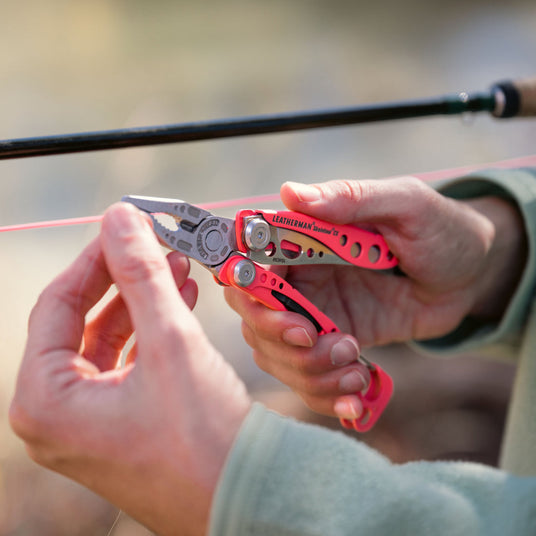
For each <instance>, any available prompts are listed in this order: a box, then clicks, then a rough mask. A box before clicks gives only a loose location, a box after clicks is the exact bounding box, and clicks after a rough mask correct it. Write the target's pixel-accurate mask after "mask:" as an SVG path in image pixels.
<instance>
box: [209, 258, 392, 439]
mask: <svg viewBox="0 0 536 536" xmlns="http://www.w3.org/2000/svg"><path fill="white" fill-rule="evenodd" d="M241 261H244V257H243V256H241V255H233V256H232V257H230V258H229V259H228V260H227V261H226V262H225V264H224V265H223V267H222V269H221V270H220V272H219V274H218V279H219V280H220V282H221V283H223V284H224V285H229V286H233V287H235V288H238V289H239V290H241V291H242V292H246V293H247V294H249V295H250V296H252V297H254V298H255V299H256V300H258V301H260V302H261V303H263V304H264V305H266V306H267V307H270V308H271V309H275V310H278V311H285V310H287V309H286V307H285V305H284V304H283V303H282V302H281V301H280V300H279V299H277V297H276V296H275V295H274V291H276V292H278V293H280V294H283V295H284V296H286V297H288V298H290V299H291V300H292V301H293V302H295V303H297V304H298V305H299V306H300V307H302V308H303V309H304V310H305V311H307V313H308V314H309V315H311V316H312V317H313V318H314V320H315V322H316V323H317V324H318V326H319V328H320V329H319V330H318V333H319V335H324V334H326V333H334V332H338V331H339V329H338V328H337V326H336V325H335V323H334V322H333V321H332V320H331V319H330V318H329V317H328V316H326V315H325V314H324V313H323V312H322V311H320V310H319V309H318V308H317V307H316V306H315V305H314V304H313V303H311V302H310V301H309V300H308V299H307V298H305V297H304V296H303V295H302V294H301V293H300V292H298V291H297V290H296V289H295V288H294V287H293V286H292V285H290V284H289V283H287V282H286V281H285V280H284V279H283V278H282V277H280V276H278V275H277V274H275V273H273V272H270V271H269V270H266V269H264V268H263V267H262V266H259V265H258V264H256V263H253V262H252V261H248V262H252V264H253V265H254V266H255V278H254V280H253V281H252V282H251V283H250V284H249V285H247V286H245V287H244V286H240V285H238V284H237V282H236V281H235V278H234V275H233V274H234V270H235V267H236V265H237V264H238V263H239V262H241ZM367 364H368V363H367ZM368 366H369V370H370V376H371V381H370V385H369V387H368V389H367V391H366V392H364V393H363V392H360V393H357V396H358V397H359V399H360V400H361V402H362V404H363V413H362V414H361V415H360V416H359V417H358V418H356V419H353V420H348V419H340V421H341V424H342V425H343V426H344V427H345V428H353V429H354V430H356V431H358V432H366V431H368V430H370V429H371V428H372V427H373V426H374V424H375V423H376V421H377V420H378V419H379V417H380V416H381V414H382V412H383V410H384V409H385V407H386V406H387V404H388V403H389V400H390V398H391V395H392V393H393V380H392V379H391V377H390V376H389V375H388V374H387V373H386V372H385V371H383V370H382V369H381V368H380V367H378V366H377V365H376V364H372V363H371V364H368Z"/></svg>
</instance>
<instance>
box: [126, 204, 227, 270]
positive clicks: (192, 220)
mask: <svg viewBox="0 0 536 536" xmlns="http://www.w3.org/2000/svg"><path fill="white" fill-rule="evenodd" d="M122 201H124V202H127V203H132V204H133V205H135V206H136V207H138V208H139V209H140V210H142V211H144V212H146V213H147V214H149V216H150V217H151V219H152V221H153V227H154V232H155V233H156V235H157V236H158V238H159V240H160V242H162V243H163V244H164V245H165V246H167V247H168V248H170V249H174V250H177V251H181V252H182V253H184V254H185V255H187V256H188V257H190V258H192V259H194V260H196V261H197V262H199V263H200V264H202V265H203V266H204V267H205V268H208V269H209V270H212V271H214V272H217V271H218V269H219V267H221V265H222V264H223V263H224V262H225V260H226V259H227V258H228V257H229V256H230V255H232V254H233V253H235V252H236V249H237V246H236V232H235V221H234V220H232V219H230V218H220V217H218V216H214V215H213V214H211V213H210V212H208V211H207V210H204V209H202V208H200V207H198V206H196V205H192V204H190V203H186V202H185V201H182V200H180V199H165V198H157V197H141V196H135V195H126V196H124V197H123V198H122Z"/></svg>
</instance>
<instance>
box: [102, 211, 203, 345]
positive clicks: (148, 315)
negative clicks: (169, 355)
mask: <svg viewBox="0 0 536 536" xmlns="http://www.w3.org/2000/svg"><path fill="white" fill-rule="evenodd" d="M101 242H102V249H103V253H104V257H105V260H106V264H107V266H108V270H109V272H110V274H111V276H112V278H113V280H114V281H115V283H116V284H117V287H118V288H119V291H120V292H121V295H122V297H123V300H124V301H125V304H126V306H127V309H128V311H129V314H130V316H131V319H132V324H133V326H134V328H135V330H136V333H137V342H138V347H139V349H140V354H141V353H143V350H144V349H149V348H152V347H153V346H154V343H155V341H156V340H157V339H158V334H159V333H160V334H165V333H169V332H173V333H174V335H175V336H178V337H179V338H181V336H182V338H183V339H184V338H185V336H184V333H185V332H186V330H188V329H190V328H191V327H193V326H192V323H193V321H194V317H193V315H192V314H191V312H190V310H189V308H188V307H187V305H186V304H185V303H184V301H183V300H182V298H181V296H180V293H179V291H178V290H177V287H176V285H175V282H174V279H173V275H172V272H171V269H170V267H169V263H168V262H167V260H166V257H165V255H164V252H163V251H162V248H161V247H160V245H159V244H158V241H157V239H156V237H155V235H154V232H153V230H152V228H151V226H150V224H149V223H148V221H146V220H145V218H144V217H143V215H142V213H140V211H139V210H138V209H136V208H135V207H134V206H132V205H130V204H128V203H117V204H115V205H112V206H111V207H110V208H109V209H108V210H107V211H106V213H105V215H104V218H103V221H102V231H101ZM171 326H174V327H176V326H180V328H181V329H179V330H177V329H171ZM156 342H157V341H156ZM161 342H163V341H161Z"/></svg>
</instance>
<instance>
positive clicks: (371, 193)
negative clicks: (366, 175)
mask: <svg viewBox="0 0 536 536" xmlns="http://www.w3.org/2000/svg"><path fill="white" fill-rule="evenodd" d="M437 195H438V194H437V193H436V192H435V191H434V190H433V189H432V188H430V187H429V186H427V185H425V184H424V183H423V182H422V181H421V180H419V179H417V178H415V177H398V178H395V179H383V180H362V181H358V180H335V181H329V182H324V183H318V184H301V183H296V182H286V183H284V184H283V185H282V186H281V199H282V201H283V203H284V204H285V205H286V206H287V208H288V209H289V210H294V211H296V212H302V213H304V214H308V215H310V216H314V217H316V218H320V219H323V220H327V221H330V222H332V223H339V224H349V223H360V222H368V223H372V224H398V223H400V222H403V223H407V222H408V221H411V220H412V219H414V217H415V215H420V217H421V218H422V216H423V214H422V212H421V211H422V210H426V209H427V208H428V207H429V206H430V203H429V200H430V197H431V196H437Z"/></svg>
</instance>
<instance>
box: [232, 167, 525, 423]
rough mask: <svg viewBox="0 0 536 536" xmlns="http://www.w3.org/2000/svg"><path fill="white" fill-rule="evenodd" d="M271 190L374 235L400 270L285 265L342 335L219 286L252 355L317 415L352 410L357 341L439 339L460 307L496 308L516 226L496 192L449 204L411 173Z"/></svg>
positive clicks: (346, 414) (302, 208)
mask: <svg viewBox="0 0 536 536" xmlns="http://www.w3.org/2000/svg"><path fill="white" fill-rule="evenodd" d="M281 198H282V200H283V202H284V203H285V205H286V206H287V207H288V209H290V210H293V211H296V212H302V213H305V214H308V215H311V216H314V217H317V218H319V219H322V220H327V221H330V222H333V223H338V224H355V225H358V226H362V227H367V228H370V229H372V230H374V231H377V232H379V233H381V234H382V235H383V237H384V239H385V241H386V242H387V244H388V246H389V248H390V250H391V251H392V253H393V254H394V255H395V256H396V257H397V258H398V260H399V268H400V269H401V270H402V272H403V273H404V276H403V277H401V276H397V275H394V274H385V273H378V272H374V271H370V270H364V269H359V268H356V267H351V266H350V267H348V266H333V265H332V266H330V265H319V266H306V267H304V266H292V267H289V268H288V269H287V271H286V274H283V275H285V277H286V280H287V281H288V282H289V283H290V284H292V285H293V286H294V287H296V288H297V289H298V290H299V291H300V292H302V293H303V294H304V295H305V296H306V297H308V298H309V299H311V301H313V302H314V303H315V305H317V306H318V307H319V308H320V309H321V310H322V311H323V312H324V313H326V314H327V315H328V316H329V317H330V318H332V319H333V320H334V321H335V323H336V324H337V325H338V326H339V328H340V329H341V330H342V331H343V332H345V333H346V334H344V333H335V334H329V335H324V336H322V337H320V338H319V339H318V337H317V333H316V331H315V329H314V327H313V325H312V324H311V323H310V322H309V321H308V320H306V319H305V318H304V317H303V316H300V315H298V314H295V313H291V312H280V311H273V310H270V309H268V308H266V307H264V306H263V305H261V304H260V303H258V302H256V301H255V300H253V299H251V298H249V297H248V296H246V295H245V294H244V293H242V292H240V291H237V290H235V289H226V299H227V301H228V303H229V304H230V305H231V307H233V308H234V309H235V310H236V311H237V312H238V313H239V314H240V315H241V316H242V318H243V334H244V337H245V339H246V341H247V343H248V344H249V345H250V346H251V347H252V348H253V350H254V357H255V360H256V362H257V364H258V365H259V366H260V367H261V368H262V369H263V370H265V371H266V372H268V373H270V374H272V375H273V376H275V377H276V378H278V379H279V380H281V381H282V382H283V383H285V384H287V385H289V386H290V387H291V388H292V389H294V390H295V391H296V392H297V393H298V394H299V395H300V396H301V397H302V398H303V399H304V401H305V402H306V404H307V405H308V406H309V407H310V408H311V409H313V410H315V411H317V412H319V413H323V414H327V415H336V416H338V417H343V418H350V419H352V418H355V417H357V416H359V414H360V413H361V410H362V407H361V403H360V401H359V399H358V398H357V396H355V394H352V393H355V392H356V391H359V390H361V389H363V388H364V387H365V386H366V383H367V380H368V372H367V371H366V369H365V367H363V366H362V365H360V364H358V363H357V361H356V360H357V357H358V355H359V344H361V345H362V346H372V345H381V344H387V343H392V342H400V341H408V340H411V339H427V338H433V337H438V336H441V335H444V334H446V333H448V332H450V331H451V330H453V329H454V328H455V327H456V326H457V325H458V324H459V323H460V322H461V320H462V319H463V318H464V317H465V316H467V315H469V314H474V315H477V316H479V315H491V316H498V315H500V313H501V311H502V308H503V307H504V302H505V300H507V298H508V297H509V296H510V294H511V292H512V291H513V288H514V286H515V284H516V283H517V279H518V277H519V273H520V270H521V268H522V264H523V256H522V255H519V249H520V248H522V247H523V246H522V241H523V230H522V229H523V228H522V223H521V221H520V218H519V217H518V215H517V212H516V210H515V208H513V207H512V206H511V205H510V204H508V203H507V202H505V201H503V200H501V199H498V198H482V199H478V200H474V201H471V202H460V201H455V200H453V199H449V198H446V197H444V196H442V195H441V194H439V193H437V192H436V191H435V190H433V189H432V188H431V187H429V186H427V185H426V184H425V183H423V182H422V181H420V180H419V179H416V178H414V177H401V178H397V179H390V180H381V181H377V180H374V181H332V182H327V183H323V184H316V185H301V184H296V183H286V184H284V185H283V186H282V188H281ZM503 228H506V230H503ZM506 231H508V232H506ZM513 231H516V232H513ZM514 235H515V237H516V238H515V239H514V238H512V236H514ZM517 237H519V239H518V238H517ZM516 255H517V257H516ZM519 259H521V260H519ZM516 262H517V264H518V265H519V266H518V269H517V270H516V269H513V267H515V265H516ZM508 274H509V275H508ZM350 334H351V335H350ZM358 341H359V342H358Z"/></svg>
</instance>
